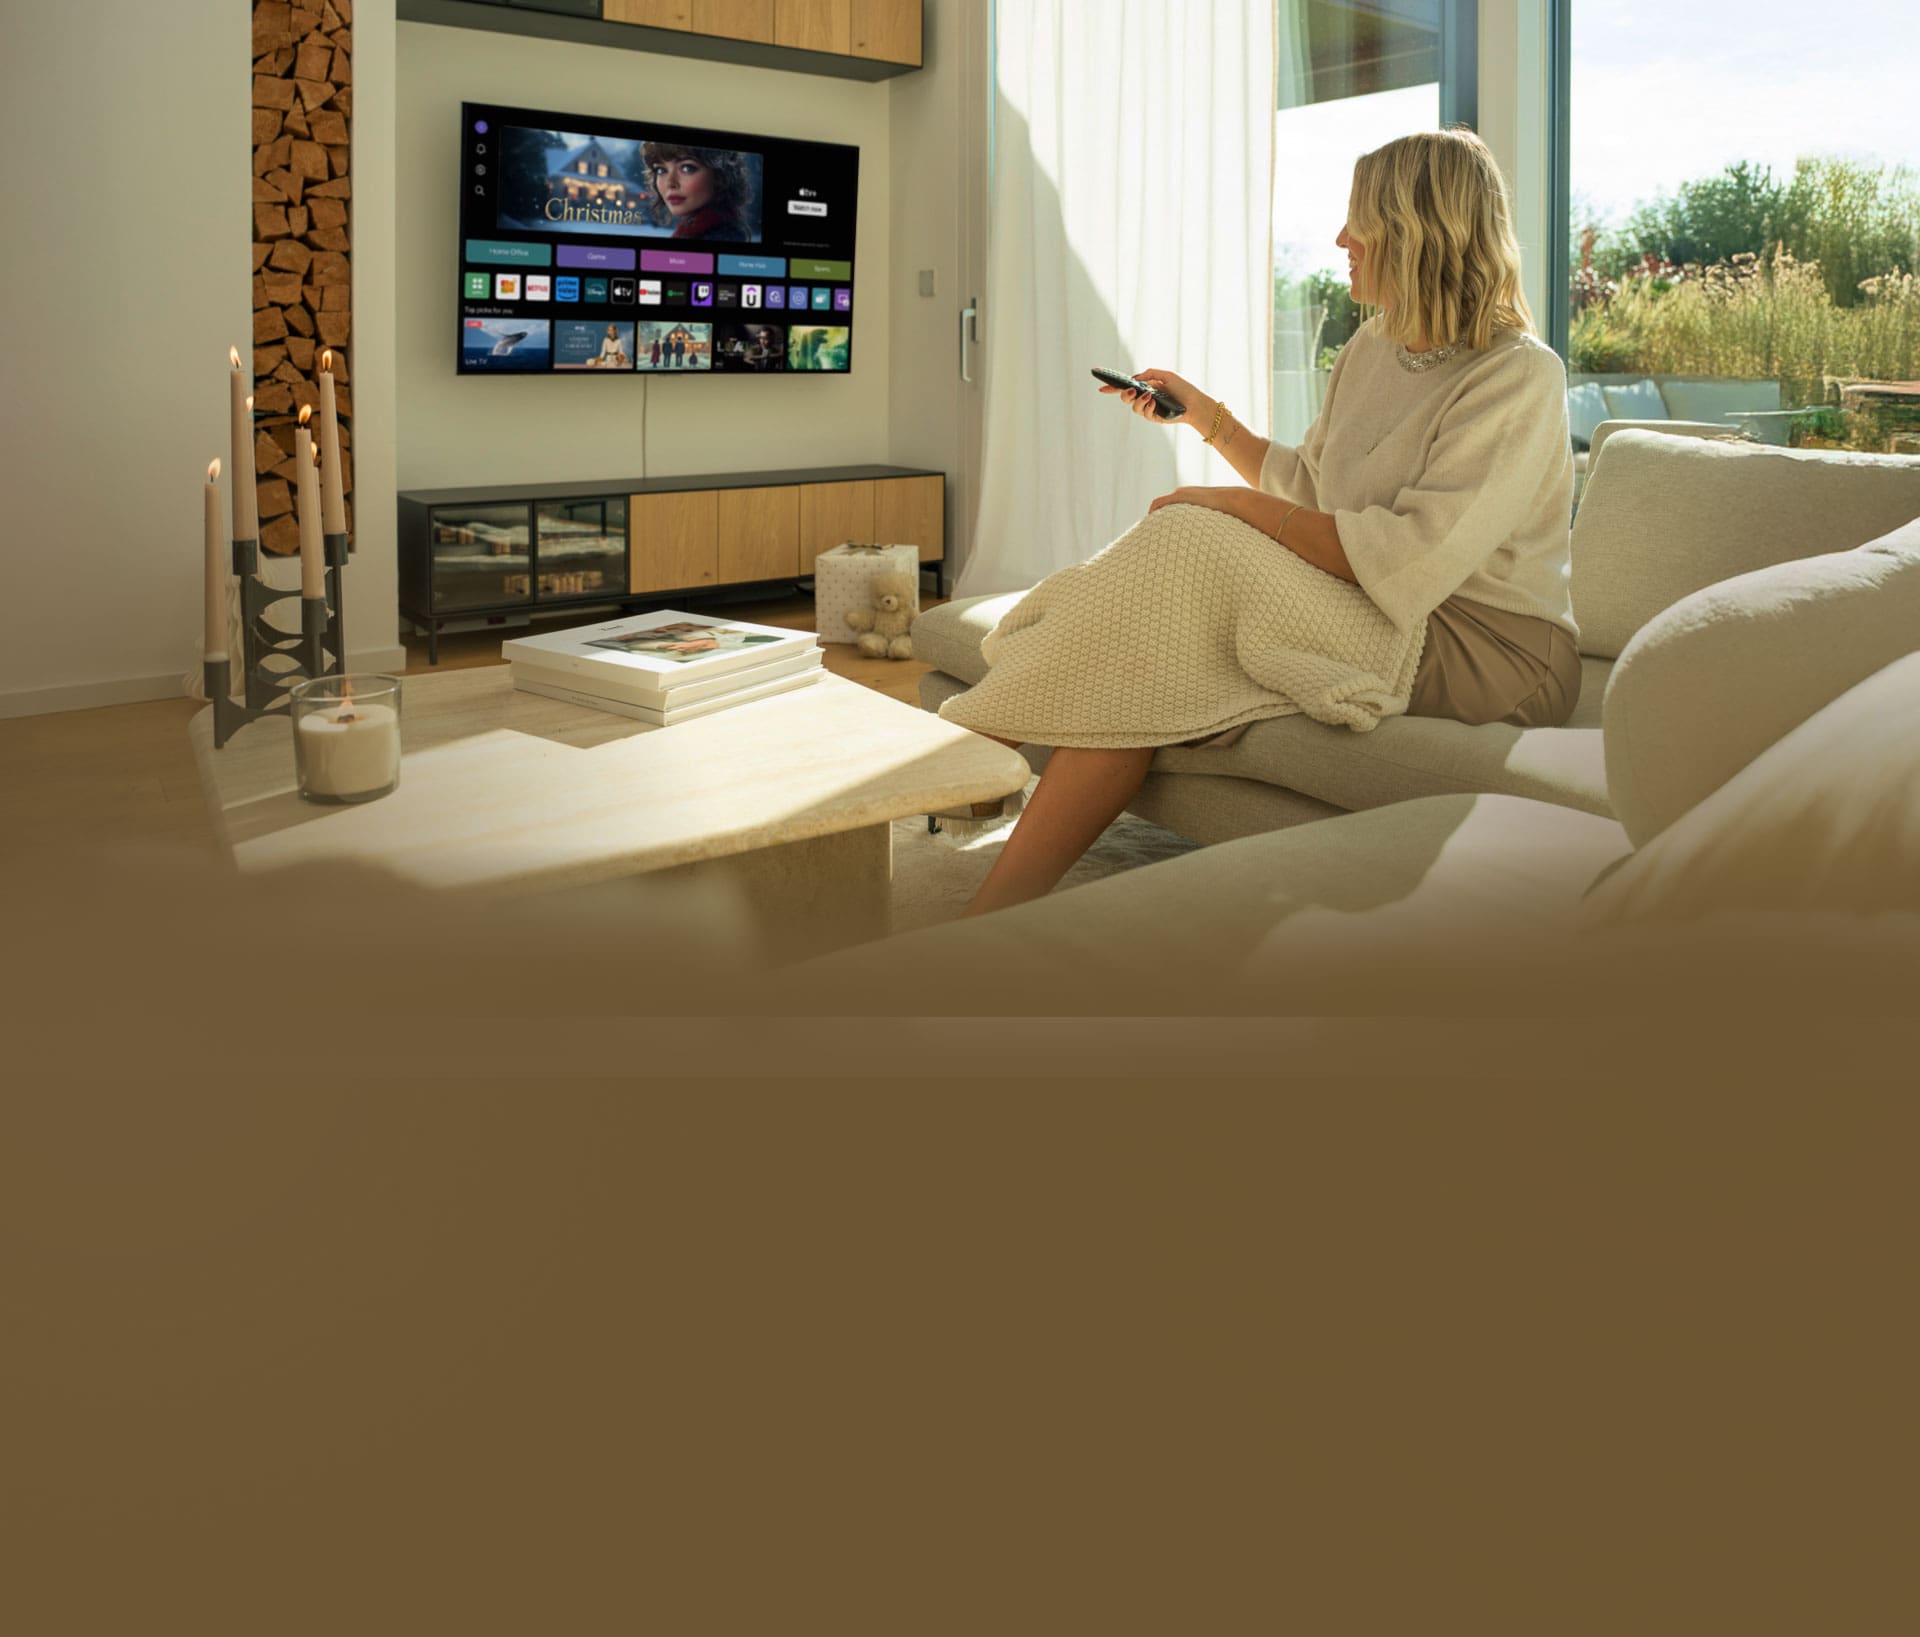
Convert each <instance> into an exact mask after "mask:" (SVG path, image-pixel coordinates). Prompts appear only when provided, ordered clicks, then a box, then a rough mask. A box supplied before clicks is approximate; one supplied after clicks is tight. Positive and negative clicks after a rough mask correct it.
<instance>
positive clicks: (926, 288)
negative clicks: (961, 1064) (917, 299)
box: [920, 267, 933, 296]
mask: <svg viewBox="0 0 1920 1637" xmlns="http://www.w3.org/2000/svg"><path fill="white" fill-rule="evenodd" d="M920 293H921V294H922V295H923V296H930V295H932V294H933V269H932V268H931V267H923V268H921V269H920Z"/></svg>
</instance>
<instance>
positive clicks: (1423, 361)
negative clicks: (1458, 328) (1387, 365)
mask: <svg viewBox="0 0 1920 1637" xmlns="http://www.w3.org/2000/svg"><path fill="white" fill-rule="evenodd" d="M1459 350H1460V343H1459V342H1458V341H1455V342H1454V343H1453V344H1452V345H1451V346H1445V347H1435V348H1433V349H1432V350H1431V351H1428V352H1408V351H1407V344H1406V343H1405V342H1404V341H1396V342H1395V343H1394V346H1393V355H1394V357H1396V358H1397V359H1399V360H1400V367H1401V368H1402V369H1403V370H1406V371H1407V372H1408V373H1409V374H1411V375H1418V374H1420V373H1421V372H1422V371H1424V370H1430V369H1433V368H1435V367H1437V366H1438V365H1441V364H1444V363H1445V362H1446V361H1447V360H1448V359H1449V358H1451V357H1452V356H1453V355H1454V354H1455V353H1456V352H1458V351H1459Z"/></svg>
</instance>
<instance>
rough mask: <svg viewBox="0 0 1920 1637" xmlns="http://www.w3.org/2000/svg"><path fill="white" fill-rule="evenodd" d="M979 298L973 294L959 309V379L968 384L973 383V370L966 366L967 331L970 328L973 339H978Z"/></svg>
mask: <svg viewBox="0 0 1920 1637" xmlns="http://www.w3.org/2000/svg"><path fill="white" fill-rule="evenodd" d="M979 319H980V298H979V297H978V296H974V297H973V298H972V299H971V300H970V301H969V302H968V303H967V305H966V306H964V307H962V308H961V309H960V379H961V380H963V381H965V382H966V383H967V384H968V385H969V386H971V385H972V384H973V372H972V371H971V370H970V369H968V368H967V363H968V358H967V332H968V330H969V329H970V328H971V329H972V331H973V339H974V340H975V341H976V342H977V341H978V340H979V339H980V327H979Z"/></svg>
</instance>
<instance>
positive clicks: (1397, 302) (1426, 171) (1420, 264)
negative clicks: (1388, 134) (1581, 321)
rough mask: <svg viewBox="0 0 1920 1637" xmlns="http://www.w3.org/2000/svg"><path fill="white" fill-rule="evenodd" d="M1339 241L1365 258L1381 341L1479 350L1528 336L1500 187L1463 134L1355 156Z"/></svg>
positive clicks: (1480, 150)
mask: <svg viewBox="0 0 1920 1637" xmlns="http://www.w3.org/2000/svg"><path fill="white" fill-rule="evenodd" d="M1347 232H1348V233H1349V234H1350V235H1351V236H1352V237H1353V238H1356V239H1358V240H1359V241H1360V243H1361V244H1362V245H1363V246H1364V247H1365V249H1366V253H1367V266H1368V267H1369V268H1370V269H1371V270H1372V276H1373V290H1374V293H1375V294H1376V295H1377V296H1379V297H1380V300H1379V302H1378V304H1377V306H1376V307H1375V311H1376V312H1377V313H1378V317H1379V320H1380V323H1379V328H1380V329H1381V330H1383V331H1384V332H1385V334H1386V335H1387V337H1388V339H1390V340H1393V341H1400V342H1404V343H1406V344H1407V345H1409V346H1411V345H1415V344H1417V343H1418V342H1419V341H1420V340H1421V339H1422V338H1423V336H1424V338H1425V340H1426V343H1427V345H1429V346H1434V347H1444V346H1447V345H1449V344H1451V343H1455V342H1464V343H1465V344H1466V345H1467V346H1469V347H1473V348H1476V349H1480V348H1485V347H1488V346H1490V345H1492V343H1493V339H1494V335H1495V332H1496V331H1500V330H1524V331H1526V332H1527V333H1528V334H1529V335H1532V334H1535V333H1536V332H1535V330H1534V327H1533V314H1532V313H1531V312H1530V311H1529V310H1528V307H1527V298H1526V296H1525V294H1524V293H1522V291H1521V288H1520V241H1519V240H1518V239H1517V238H1516V237H1515V236H1514V231H1513V211H1512V208H1511V207H1510V205H1509V203H1508V200H1507V183H1506V178H1505V177H1503V176H1502V175H1501V174H1500V167H1499V165H1498V164H1497V163H1496V162H1495V161H1494V157H1493V154H1492V153H1491V152H1490V151H1489V150H1488V148H1487V145H1486V143H1484V142H1482V141H1481V140H1480V138H1479V137H1478V136H1477V135H1476V134H1475V133H1474V132H1472V131H1470V130H1468V129H1467V128H1466V127H1465V126H1452V127H1450V128H1449V129H1447V130H1444V131H1417V132H1415V133H1414V134H1413V135H1412V136H1403V137H1400V138H1398V139H1397V140H1395V141H1393V142H1389V143H1387V144H1386V146H1384V147H1380V148H1375V149H1374V150H1373V152H1371V153H1366V154H1362V155H1361V156H1360V158H1359V160H1358V161H1357V162H1356V163H1355V165H1354V167H1353V193H1352V196H1351V197H1350V199H1349V200H1348V203H1347Z"/></svg>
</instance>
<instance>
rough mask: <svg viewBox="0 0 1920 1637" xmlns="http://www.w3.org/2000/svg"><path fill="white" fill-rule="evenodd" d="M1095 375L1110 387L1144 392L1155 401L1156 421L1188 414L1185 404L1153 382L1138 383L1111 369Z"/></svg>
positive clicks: (1100, 371)
mask: <svg viewBox="0 0 1920 1637" xmlns="http://www.w3.org/2000/svg"><path fill="white" fill-rule="evenodd" d="M1093 375H1094V379H1095V380H1097V381H1105V382H1106V383H1107V385H1108V386H1110V387H1119V388H1121V389H1122V390H1125V389H1126V388H1128V387H1131V388H1133V390H1134V391H1135V392H1144V393H1145V394H1146V395H1147V396H1148V397H1149V398H1151V399H1152V400H1153V413H1154V418H1155V419H1156V420H1162V421H1171V420H1176V419H1178V418H1179V417H1180V416H1182V415H1184V414H1186V412H1187V406H1186V405H1185V404H1183V403H1181V402H1180V400H1179V399H1178V398H1176V397H1174V396H1173V394H1172V393H1170V392H1168V391H1167V390H1166V388H1164V387H1157V386H1155V385H1154V384H1153V383H1152V382H1151V381H1136V380H1135V379H1134V378H1133V377H1132V376H1131V375H1122V374H1120V373H1119V372H1118V371H1117V370H1110V369H1096V370H1095V371H1094V372H1093Z"/></svg>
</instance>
